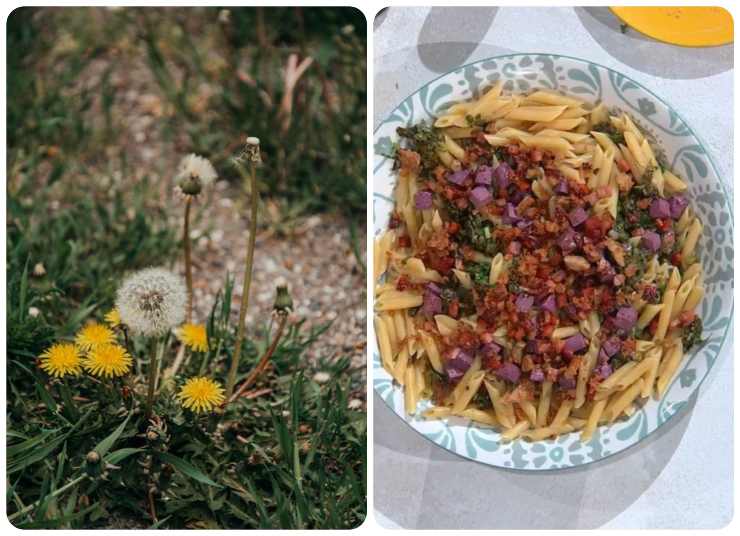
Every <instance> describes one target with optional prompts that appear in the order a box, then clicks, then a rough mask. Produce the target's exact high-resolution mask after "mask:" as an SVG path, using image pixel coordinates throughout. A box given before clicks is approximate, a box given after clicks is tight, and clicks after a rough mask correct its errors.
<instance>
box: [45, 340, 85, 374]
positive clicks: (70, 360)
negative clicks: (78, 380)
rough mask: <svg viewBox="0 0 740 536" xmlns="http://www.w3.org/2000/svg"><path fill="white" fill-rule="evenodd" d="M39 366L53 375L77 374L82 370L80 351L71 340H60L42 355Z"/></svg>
mask: <svg viewBox="0 0 740 536" xmlns="http://www.w3.org/2000/svg"><path fill="white" fill-rule="evenodd" d="M39 357H40V359H41V362H40V363H39V367H40V368H41V370H43V371H45V372H46V373H48V374H49V375H51V376H56V377H57V378H61V377H63V376H67V375H72V376H77V375H78V374H79V373H80V372H81V363H82V360H81V358H80V352H79V350H78V348H77V347H76V346H75V345H74V344H72V343H69V342H60V343H56V344H53V345H51V347H50V348H47V349H46V350H45V351H44V353H43V354H41V355H40V356H39Z"/></svg>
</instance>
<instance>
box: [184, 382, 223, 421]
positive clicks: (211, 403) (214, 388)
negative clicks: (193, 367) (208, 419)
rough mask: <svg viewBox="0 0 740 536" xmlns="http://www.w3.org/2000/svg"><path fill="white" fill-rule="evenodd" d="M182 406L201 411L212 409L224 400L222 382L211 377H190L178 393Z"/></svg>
mask: <svg viewBox="0 0 740 536" xmlns="http://www.w3.org/2000/svg"><path fill="white" fill-rule="evenodd" d="M177 398H179V399H180V403H181V404H182V407H184V408H186V409H189V410H191V411H194V412H195V413H201V412H203V411H211V410H213V409H214V408H215V407H216V406H218V405H219V404H221V403H222V402H223V401H224V390H223V389H222V388H221V384H220V383H218V382H216V381H213V380H211V379H210V378H204V377H199V378H190V379H189V380H188V381H186V382H185V385H183V386H182V389H180V392H179V393H178V395H177Z"/></svg>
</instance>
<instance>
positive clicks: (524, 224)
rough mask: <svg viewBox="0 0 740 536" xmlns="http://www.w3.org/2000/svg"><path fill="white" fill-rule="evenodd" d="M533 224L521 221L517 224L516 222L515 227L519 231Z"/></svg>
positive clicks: (529, 221) (528, 221)
mask: <svg viewBox="0 0 740 536" xmlns="http://www.w3.org/2000/svg"><path fill="white" fill-rule="evenodd" d="M533 223H534V222H533V221H531V220H525V219H521V220H519V221H518V222H516V226H517V228H519V229H529V228H530V227H531V226H532V224H533Z"/></svg>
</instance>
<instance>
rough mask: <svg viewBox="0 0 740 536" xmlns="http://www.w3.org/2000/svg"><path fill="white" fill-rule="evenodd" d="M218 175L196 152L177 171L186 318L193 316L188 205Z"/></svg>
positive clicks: (186, 158) (207, 161) (184, 159)
mask: <svg viewBox="0 0 740 536" xmlns="http://www.w3.org/2000/svg"><path fill="white" fill-rule="evenodd" d="M217 177H218V175H217V174H216V170H215V169H214V168H213V165H212V164H211V162H210V161H209V160H208V159H206V158H203V157H202V156H198V155H196V154H189V155H187V156H186V157H184V158H183V159H182V161H181V162H180V167H179V170H178V173H177V188H176V190H177V192H178V193H179V194H180V195H181V196H182V197H183V199H184V200H185V214H184V216H183V226H182V243H183V249H184V255H185V282H186V285H187V288H188V305H187V311H186V315H185V316H186V319H187V321H188V322H190V321H191V320H192V318H193V261H192V259H191V245H190V206H191V204H192V202H193V200H194V199H196V198H197V197H198V196H199V195H200V193H201V192H202V191H203V188H204V187H205V186H207V185H209V184H211V183H212V182H213V181H214V180H216V178H217Z"/></svg>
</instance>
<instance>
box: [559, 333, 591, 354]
mask: <svg viewBox="0 0 740 536" xmlns="http://www.w3.org/2000/svg"><path fill="white" fill-rule="evenodd" d="M587 346H588V342H587V341H586V338H585V337H584V336H583V335H581V334H580V333H576V334H575V335H573V336H572V337H568V338H567V339H565V344H564V345H563V351H564V352H565V353H566V354H571V355H572V354H574V353H576V352H580V351H581V350H583V349H585V348H586V347H587Z"/></svg>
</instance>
